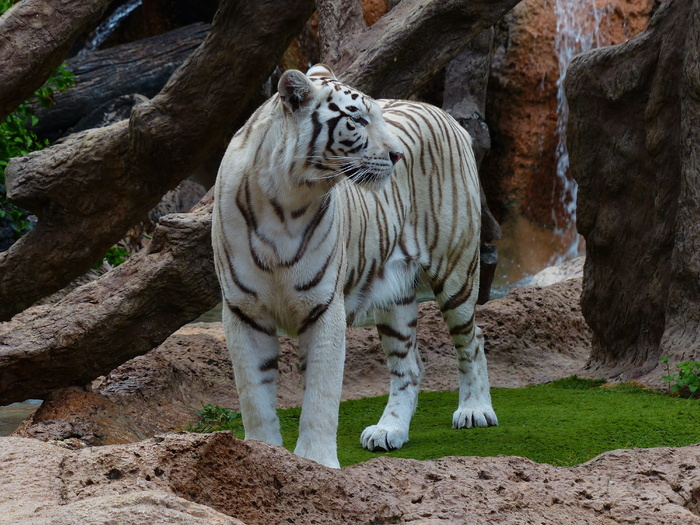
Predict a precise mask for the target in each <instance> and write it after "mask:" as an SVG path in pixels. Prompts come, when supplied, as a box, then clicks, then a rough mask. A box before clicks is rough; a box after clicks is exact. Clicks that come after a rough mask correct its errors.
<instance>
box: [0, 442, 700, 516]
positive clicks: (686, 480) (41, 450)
mask: <svg viewBox="0 0 700 525" xmlns="http://www.w3.org/2000/svg"><path fill="white" fill-rule="evenodd" d="M698 467H700V446H698V445H693V446H687V447H682V448H656V449H646V450H644V449H636V450H622V451H613V452H608V453H605V454H602V455H601V456H598V457H597V458H594V459H593V460H591V461H589V462H587V463H584V464H583V465H580V466H577V467H572V468H561V467H560V468H557V467H553V466H551V465H547V464H537V463H534V462H532V461H530V460H528V459H524V458H519V457H510V456H500V457H496V458H494V457H489V458H479V457H447V458H442V459H437V460H432V461H417V460H410V459H397V458H384V457H380V458H376V459H373V460H370V461H367V462H365V463H362V464H359V465H355V466H353V467H348V468H345V469H341V470H334V469H329V468H326V467H323V466H320V465H318V464H316V463H313V462H311V461H309V460H306V459H303V458H300V457H298V456H294V455H293V454H291V453H290V452H288V451H286V450H285V449H283V448H281V447H275V446H272V445H267V444H265V443H260V442H252V441H241V440H238V439H236V438H235V437H233V436H232V435H231V434H230V433H228V432H217V433H214V434H188V433H180V434H165V435H160V436H157V437H155V438H153V439H149V440H147V441H142V442H139V443H132V444H127V445H113V446H105V447H95V448H87V449H81V450H75V451H71V450H66V449H64V448H61V447H58V446H56V445H53V444H47V443H41V442H39V441H36V440H27V439H20V438H1V439H0V477H1V478H2V480H3V491H2V492H1V493H0V512H1V513H2V516H3V519H4V520H6V522H7V523H23V524H25V523H26V524H39V523H52V524H55V523H61V524H62V523H66V524H67V523H76V522H79V523H89V524H97V523H99V524H102V523H105V524H106V523H115V522H118V523H126V524H129V523H137V522H138V523H179V522H182V523H217V524H218V523H239V524H240V523H247V524H249V525H253V524H270V523H284V522H289V523H295V524H296V525H304V524H311V523H334V524H338V525H342V524H356V523H415V524H452V523H454V524H457V523H470V524H477V525H478V524H487V523H502V524H506V525H515V524H518V525H520V524H522V523H567V524H572V525H578V524H594V523H595V524H603V525H604V524H610V525H613V524H619V523H638V522H641V523H646V524H650V525H655V524H659V525H661V524H684V525H696V524H700V517H699V516H698V503H697V502H698V495H699V494H700V468H698ZM139 512H143V513H144V514H145V515H140V514H139ZM110 518H111V520H110ZM178 520H180V521H178ZM238 520H241V521H238Z"/></svg>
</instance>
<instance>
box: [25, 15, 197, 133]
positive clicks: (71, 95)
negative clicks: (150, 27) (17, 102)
mask: <svg viewBox="0 0 700 525" xmlns="http://www.w3.org/2000/svg"><path fill="white" fill-rule="evenodd" d="M210 29H211V26H210V25H209V24H205V23H196V24H191V25H188V26H186V27H181V28H179V29H175V30H173V31H169V32H167V33H164V34H162V35H158V36H154V37H151V38H145V39H143V40H139V41H137V42H132V43H129V44H123V45H119V46H114V47H110V48H109V49H105V50H101V51H93V52H91V53H85V54H80V55H77V56H75V57H73V58H69V59H68V60H67V61H66V65H67V67H68V69H70V70H71V71H72V72H73V74H75V77H76V85H75V86H74V87H72V88H70V89H69V90H67V91H63V92H60V93H56V94H55V96H54V98H55V100H56V104H55V105H54V106H52V107H51V108H42V107H41V106H38V105H35V106H33V109H34V112H35V113H36V116H37V117H38V118H39V123H38V124H37V126H36V127H35V128H34V131H35V132H36V133H37V135H39V136H40V137H45V138H48V139H50V140H52V141H55V140H56V139H57V138H59V137H61V136H63V135H64V134H66V132H70V128H72V127H73V126H75V125H76V124H77V123H78V122H79V121H80V119H81V118H83V117H84V116H86V115H87V114H89V113H90V112H91V111H92V110H93V109H95V108H97V107H99V106H103V105H105V104H107V103H109V102H112V101H113V100H115V99H116V98H118V97H120V96H122V95H131V94H134V93H137V94H139V95H143V96H145V97H148V98H152V97H154V96H155V95H157V94H158V92H159V91H160V90H161V89H162V88H163V86H165V84H166V82H167V81H168V79H169V78H170V76H171V75H172V74H173V72H174V71H175V70H176V69H177V68H178V67H180V66H181V65H182V63H183V62H184V61H185V60H186V59H187V57H189V56H190V55H191V54H192V52H193V51H194V50H195V49H196V48H197V47H198V46H199V45H200V44H201V43H202V41H203V40H204V38H205V37H206V35H207V33H209V31H210Z"/></svg>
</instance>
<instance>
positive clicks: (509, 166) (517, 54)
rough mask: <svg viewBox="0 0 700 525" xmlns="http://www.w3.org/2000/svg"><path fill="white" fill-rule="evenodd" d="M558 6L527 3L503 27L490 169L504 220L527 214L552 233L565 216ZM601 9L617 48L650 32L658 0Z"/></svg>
mask: <svg viewBox="0 0 700 525" xmlns="http://www.w3.org/2000/svg"><path fill="white" fill-rule="evenodd" d="M581 1H583V0H581ZM556 3H557V0H523V1H522V2H521V3H520V4H518V5H517V6H516V7H515V8H514V9H513V10H512V11H511V12H510V13H508V14H507V15H506V16H505V17H504V18H503V20H502V21H501V22H500V23H499V24H498V25H497V26H496V43H495V50H494V58H493V64H492V69H491V76H490V79H489V96H488V101H487V107H486V120H487V123H488V125H489V128H490V129H491V139H492V144H491V148H492V150H491V154H490V155H489V156H488V157H487V158H486V159H485V161H484V164H483V167H482V179H483V180H484V184H485V189H486V194H487V196H488V198H489V206H490V207H491V210H492V211H493V212H494V213H495V214H496V216H497V218H498V219H499V220H503V219H505V218H506V217H508V216H518V215H522V216H523V217H525V218H526V219H528V220H529V221H531V222H533V223H535V224H537V225H539V226H547V227H550V228H551V227H553V226H555V224H554V222H555V220H554V218H555V217H558V218H559V219H561V217H562V215H563V209H562V205H561V203H560V200H559V196H560V195H561V193H562V186H561V182H560V181H559V180H557V178H556V158H555V151H556V148H557V144H558V141H559V137H558V135H557V81H558V78H559V62H558V57H557V52H556V39H557V18H556V15H555V7H556ZM595 4H596V6H597V9H598V13H599V16H600V17H601V20H602V22H601V24H600V27H599V31H598V32H599V35H598V39H599V42H600V45H612V44H617V43H620V42H624V41H626V40H627V39H629V38H631V37H632V36H634V35H636V34H637V33H639V32H640V31H642V30H643V29H644V28H645V27H646V26H647V24H648V21H649V14H650V12H651V10H652V7H653V6H654V4H655V0H596V2H595ZM592 16H593V15H592V14H591V17H592ZM582 24H584V25H585V24H588V25H591V24H593V20H588V21H582ZM553 208H554V216H553V214H552V209H553Z"/></svg>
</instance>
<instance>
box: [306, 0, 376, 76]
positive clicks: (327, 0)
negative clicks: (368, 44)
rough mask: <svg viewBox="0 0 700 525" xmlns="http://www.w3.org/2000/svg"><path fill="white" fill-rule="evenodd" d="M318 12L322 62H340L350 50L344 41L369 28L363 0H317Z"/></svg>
mask: <svg viewBox="0 0 700 525" xmlns="http://www.w3.org/2000/svg"><path fill="white" fill-rule="evenodd" d="M316 12H317V14H318V36H319V39H320V40H321V62H323V63H324V64H336V63H339V61H340V57H341V54H343V53H347V52H348V49H347V48H346V47H345V45H344V43H345V42H347V41H348V40H349V39H352V38H353V37H354V36H355V35H356V34H357V33H359V32H361V31H364V30H365V29H366V28H367V26H366V24H365V21H364V18H363V16H362V0H349V1H347V0H346V1H344V2H338V1H336V0H316Z"/></svg>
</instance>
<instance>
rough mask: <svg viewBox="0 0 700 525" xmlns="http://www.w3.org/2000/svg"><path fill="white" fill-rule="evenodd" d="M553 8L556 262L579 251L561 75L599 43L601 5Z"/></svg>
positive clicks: (581, 2) (571, 3)
mask: <svg viewBox="0 0 700 525" xmlns="http://www.w3.org/2000/svg"><path fill="white" fill-rule="evenodd" d="M554 12H555V15H556V19H557V36H556V41H555V46H556V52H557V55H558V57H559V78H558V79H557V135H558V137H559V142H558V145H557V150H556V166H557V178H558V179H559V181H560V187H561V188H562V189H563V190H562V195H561V196H559V195H553V201H554V200H559V199H561V203H562V205H563V209H564V218H563V219H561V218H557V217H556V216H555V211H554V210H553V211H552V215H553V218H554V222H555V224H556V230H555V234H557V235H560V236H562V237H564V238H565V239H566V240H567V244H568V247H567V248H566V250H565V251H564V253H561V254H557V255H555V256H554V257H553V258H552V260H551V263H552V264H559V263H561V262H563V261H566V260H568V259H571V258H573V257H576V256H578V255H580V254H581V247H580V244H581V243H580V236H579V235H578V233H577V232H576V194H577V191H578V185H577V184H576V181H575V180H573V178H571V176H570V175H569V153H568V151H567V149H566V121H567V118H568V115H569V106H568V104H567V102H566V96H565V94H564V77H565V76H566V70H567V68H568V67H569V64H570V63H571V60H572V59H573V58H574V56H575V55H577V54H579V53H582V52H584V51H588V50H590V49H593V48H594V47H599V46H600V45H601V42H600V33H599V31H598V29H599V27H600V22H601V12H602V10H601V9H598V7H597V6H596V2H595V0H555V7H554Z"/></svg>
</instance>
